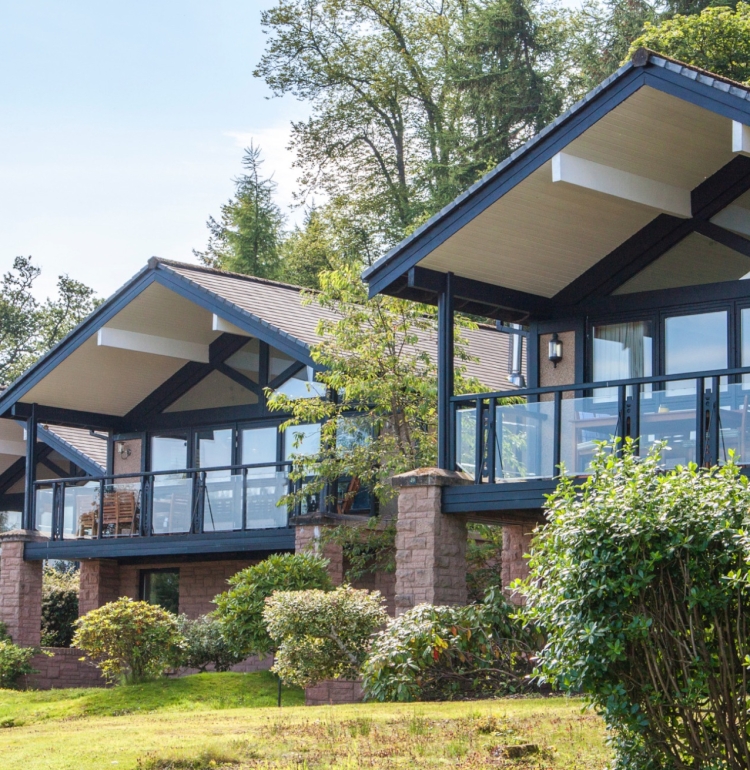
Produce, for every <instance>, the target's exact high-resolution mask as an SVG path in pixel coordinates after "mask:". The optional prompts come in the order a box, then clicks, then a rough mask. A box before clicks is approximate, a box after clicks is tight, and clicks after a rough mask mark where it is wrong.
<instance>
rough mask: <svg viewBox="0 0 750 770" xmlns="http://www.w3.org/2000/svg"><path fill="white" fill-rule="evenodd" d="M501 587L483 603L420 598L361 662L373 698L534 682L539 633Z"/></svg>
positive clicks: (443, 695)
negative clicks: (521, 619)
mask: <svg viewBox="0 0 750 770" xmlns="http://www.w3.org/2000/svg"><path fill="white" fill-rule="evenodd" d="M514 613H515V608H514V607H513V606H512V605H510V604H509V603H508V602H507V601H506V600H505V599H504V597H503V595H502V592H501V591H500V589H499V588H496V587H495V588H490V589H489V591H488V592H487V594H486V596H485V599H484V601H483V602H482V603H481V604H471V605H469V606H467V607H434V606H432V605H430V604H420V605H418V606H417V607H414V608H413V609H411V610H409V611H408V612H405V613H404V614H403V615H401V616H400V617H398V618H396V619H395V620H393V621H391V623H390V624H389V625H388V627H387V628H386V629H385V630H384V631H382V632H381V633H379V634H377V635H376V636H375V638H374V640H373V643H372V650H371V652H370V655H369V656H368V658H367V660H366V661H365V663H364V666H363V667H362V674H363V687H364V690H365V695H366V697H367V698H368V700H378V701H420V700H425V701H426V700H451V699H454V698H483V697H493V696H498V695H508V694H510V693H517V692H522V691H524V690H526V689H528V688H529V687H530V682H529V679H528V676H529V674H530V673H531V668H532V666H531V658H532V655H533V653H534V650H535V649H536V648H537V646H538V645H539V642H540V639H539V637H538V634H537V633H536V632H535V631H534V630H533V629H532V628H527V627H525V626H524V625H523V624H522V623H520V622H519V621H517V620H516V619H515V617H514Z"/></svg>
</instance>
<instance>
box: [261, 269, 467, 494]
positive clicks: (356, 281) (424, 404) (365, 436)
mask: <svg viewBox="0 0 750 770" xmlns="http://www.w3.org/2000/svg"><path fill="white" fill-rule="evenodd" d="M320 280H321V285H322V291H321V293H319V294H315V295H310V296H309V297H308V298H307V300H306V301H308V302H316V303H318V304H319V305H320V306H321V307H322V308H323V309H325V310H328V311H329V312H327V313H325V317H324V318H323V319H322V320H321V321H320V323H319V325H318V334H319V336H320V338H321V341H320V342H319V343H317V344H316V345H314V346H313V347H312V348H311V356H312V358H313V359H314V361H315V362H316V363H317V364H320V366H321V367H324V370H323V371H322V372H320V373H319V374H318V380H319V381H320V382H321V383H323V384H324V385H325V387H326V390H327V391H328V393H329V394H335V398H322V397H320V398H318V397H311V398H299V399H293V398H290V397H288V396H286V395H284V394H281V393H274V392H273V391H271V390H269V401H268V407H269V409H271V410H272V411H282V412H285V413H289V414H291V418H290V419H289V420H288V421H287V422H285V423H284V424H283V425H282V429H285V428H287V427H289V426H294V425H305V424H309V423H322V426H321V442H320V447H321V448H320V451H319V452H318V453H317V454H316V455H308V456H304V457H301V458H298V461H297V463H296V466H295V468H294V469H293V471H292V476H293V478H294V479H295V480H297V481H299V482H301V485H300V488H299V491H298V492H297V493H295V495H294V496H293V498H294V500H296V501H299V500H304V498H305V497H307V496H308V495H312V494H318V493H319V492H320V491H321V490H323V489H324V488H325V486H326V485H327V484H334V483H335V482H337V480H338V479H340V478H342V477H349V478H353V479H356V480H358V484H356V483H355V484H354V485H352V486H351V488H350V489H349V490H348V491H346V493H345V494H344V495H343V497H342V498H341V499H340V500H339V501H338V502H340V503H344V502H346V501H347V500H351V499H353V497H354V496H355V495H356V492H357V486H358V485H361V486H363V487H367V488H369V489H371V490H372V491H373V492H374V493H375V494H376V495H377V496H378V497H379V498H380V500H381V501H383V502H385V501H387V500H389V499H390V498H391V497H392V496H393V495H394V490H393V488H392V486H391V484H390V479H391V477H392V476H394V475H395V474H397V473H401V472H403V471H407V470H412V469H413V468H419V467H424V466H429V465H434V464H435V456H436V431H435V426H436V420H437V415H436V411H437V396H436V393H437V375H436V364H435V361H434V355H430V352H431V351H432V350H434V348H435V345H436V336H435V334H436V312H435V308H432V307H427V306H423V305H419V304H417V303H414V302H409V301H406V300H399V299H395V298H393V297H387V296H382V295H378V296H377V297H375V298H373V299H372V300H369V301H368V300H367V288H366V287H365V285H364V284H363V283H362V281H361V280H360V278H359V274H358V269H357V268H356V267H354V266H352V265H347V266H344V267H342V268H341V269H339V270H335V271H332V272H328V273H324V274H323V275H322V276H321V279H320ZM461 323H464V324H465V325H466V326H470V324H469V322H459V327H460V324H461ZM462 342H463V341H462V339H461V337H460V335H459V336H458V344H457V346H456V358H457V360H458V361H459V362H460V361H461V359H462V358H464V359H466V358H468V355H467V353H466V352H465V346H464V345H463V344H462ZM456 390H457V392H477V391H479V390H482V385H481V383H478V382H476V381H474V380H471V379H467V378H465V377H464V376H463V370H462V367H461V365H460V364H459V366H458V367H457V374H456ZM289 502H291V499H290V500H289ZM331 502H336V501H333V500H332V501H331Z"/></svg>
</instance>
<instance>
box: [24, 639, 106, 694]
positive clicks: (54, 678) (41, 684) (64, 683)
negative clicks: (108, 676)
mask: <svg viewBox="0 0 750 770" xmlns="http://www.w3.org/2000/svg"><path fill="white" fill-rule="evenodd" d="M44 649H45V650H46V651H47V652H51V653H52V654H53V657H51V658H50V657H47V656H46V655H35V656H34V657H33V658H32V660H31V665H32V666H33V667H34V668H35V669H36V670H37V671H38V672H39V673H38V674H31V675H30V676H26V677H24V680H25V681H24V682H23V685H24V686H25V687H28V688H31V689H34V690H58V689H61V688H63V687H104V686H105V685H106V682H105V681H104V677H103V676H102V675H101V674H100V673H99V669H98V668H96V667H95V666H94V665H93V664H92V663H91V662H90V661H88V660H85V661H82V660H80V658H82V657H83V653H82V652H81V651H80V650H76V649H75V648H72V647H70V648H65V647H45V648H44Z"/></svg>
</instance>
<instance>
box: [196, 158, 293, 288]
mask: <svg viewBox="0 0 750 770" xmlns="http://www.w3.org/2000/svg"><path fill="white" fill-rule="evenodd" d="M263 162H264V161H263V160H262V158H261V149H260V147H256V146H254V145H253V144H251V145H250V147H248V148H246V150H245V155H244V156H243V158H242V165H243V167H244V169H245V173H244V174H242V176H240V177H238V178H237V179H235V195H234V197H233V198H231V199H230V200H229V201H228V202H227V203H225V204H224V205H223V206H222V207H221V221H220V222H217V221H216V220H215V219H214V218H213V217H209V219H208V222H207V223H206V226H207V227H208V230H209V233H210V237H209V240H208V246H207V247H206V250H205V251H193V253H194V254H195V256H196V257H198V259H200V261H201V262H202V263H203V264H204V265H208V266H209V267H216V268H220V269H222V270H231V271H233V272H237V273H246V274H248V275H256V276H258V277H260V278H277V277H278V276H279V272H280V267H279V262H280V255H279V245H280V242H281V239H282V236H283V225H284V217H283V216H282V214H281V210H280V209H279V207H278V205H277V204H276V203H275V202H274V200H273V193H274V190H275V189H276V183H275V182H274V181H273V178H272V177H264V176H263V175H262V173H261V172H262V168H261V167H262V165H263Z"/></svg>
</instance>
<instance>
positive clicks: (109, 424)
mask: <svg viewBox="0 0 750 770" xmlns="http://www.w3.org/2000/svg"><path fill="white" fill-rule="evenodd" d="M191 272H192V273H193V274H195V276H196V279H195V280H191V278H190V277H189V276H190V274H191ZM215 272H216V271H208V270H206V271H201V269H200V268H192V267H191V266H187V265H179V264H176V263H168V262H165V261H162V260H157V259H152V260H150V261H149V264H148V266H147V267H146V268H144V269H143V270H142V271H141V272H139V273H138V274H137V275H136V276H135V277H134V278H133V279H132V280H131V281H129V282H128V283H127V284H126V285H125V286H123V287H122V288H121V289H120V290H119V291H118V292H117V293H116V294H114V295H113V296H112V297H110V298H109V299H108V300H107V301H105V302H104V303H103V304H102V305H100V306H99V307H98V308H97V310H96V311H95V312H94V313H92V314H91V315H90V316H89V317H88V318H87V319H86V320H85V321H83V322H82V323H81V324H80V325H79V326H77V327H76V328H75V329H74V330H73V331H72V332H71V333H70V334H69V335H68V336H67V337H66V338H65V339H64V340H62V341H61V342H60V343H59V344H58V345H57V346H55V347H54V348H53V349H52V350H51V351H50V352H49V353H47V354H46V355H45V356H43V357H42V358H41V359H40V360H39V361H38V362H37V363H36V364H34V366H32V367H30V368H29V369H28V370H27V371H26V372H25V373H24V374H23V375H21V377H19V378H18V379H17V380H16V381H15V382H14V383H12V385H11V386H10V387H9V388H7V390H5V391H4V392H3V394H2V396H1V397H0V416H2V417H6V418H15V419H19V418H27V417H28V416H29V415H30V414H31V411H32V405H35V406H34V407H33V408H34V409H36V410H37V415H38V418H39V420H40V421H48V422H52V423H55V424H58V425H67V426H75V427H86V428H102V429H115V430H116V429H118V428H122V427H125V425H126V421H123V418H125V417H126V416H127V415H129V414H130V413H131V412H132V411H133V410H134V409H136V408H137V407H138V406H139V405H141V404H143V403H144V402H145V401H147V400H148V398H149V396H151V395H152V394H154V393H156V392H158V391H159V389H160V388H164V387H167V386H168V385H169V383H170V382H171V381H172V380H174V379H175V378H178V377H181V376H182V373H184V374H185V376H186V377H190V376H192V378H193V380H195V381H196V382H198V381H200V379H201V376H203V377H205V376H206V374H205V372H206V371H208V370H209V368H211V367H212V365H221V361H223V360H225V358H226V357H227V356H228V355H231V354H232V353H234V352H235V351H236V350H238V349H239V347H240V346H242V345H244V344H245V343H246V342H247V341H248V338H251V337H252V338H256V339H258V340H260V341H261V342H263V343H266V344H268V345H269V346H271V347H273V348H275V349H276V350H278V351H280V352H281V353H283V354H284V355H286V356H288V357H289V358H291V359H294V360H295V361H296V362H300V363H301V365H307V366H312V367H315V368H318V366H317V365H316V364H315V362H314V361H313V360H312V358H311V356H310V345H309V342H308V341H305V340H303V339H299V338H297V337H295V336H294V335H293V334H290V333H289V331H288V330H285V329H283V328H281V327H280V326H276V325H274V324H273V323H270V322H269V321H268V320H267V319H266V318H263V317H262V316H261V315H260V314H258V313H256V312H251V311H249V310H248V309H247V308H245V307H242V304H243V303H242V301H241V300H242V298H241V297H240V296H239V294H238V295H237V298H236V299H235V301H232V299H228V298H227V297H226V296H224V295H222V294H220V293H217V292H216V291H212V290H211V289H210V288H207V286H211V280H214V273H215ZM199 279H200V280H199ZM203 279H205V280H203ZM222 279H224V280H234V281H235V282H241V281H243V280H245V277H234V278H232V277H231V276H229V277H227V276H226V275H223V276H222ZM256 283H259V282H257V281H256ZM269 285H270V284H269ZM240 288H242V287H240ZM272 289H273V290H274V291H277V292H278V291H295V290H294V289H293V287H282V286H281V285H276V286H272ZM297 295H298V292H296V291H295V296H297ZM245 304H247V303H245ZM257 304H258V305H260V306H262V301H258V302H257ZM284 312H285V313H286V314H287V315H289V316H290V324H291V325H292V326H293V324H294V318H293V316H294V312H292V309H291V307H288V306H287V307H286V308H284ZM279 317H283V314H280V315H279ZM310 325H311V324H310V323H308V324H307V326H308V327H309V326H310ZM290 328H291V326H290ZM308 336H309V333H308ZM222 356H223V357H222ZM204 370H205V371H204ZM234 376H235V377H236V376H237V374H236V372H235V373H234ZM245 380H246V378H245ZM245 384H246V385H248V384H249V385H251V386H252V383H247V382H245ZM256 388H257V386H256ZM50 440H51V441H54V440H55V439H54V438H50Z"/></svg>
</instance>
